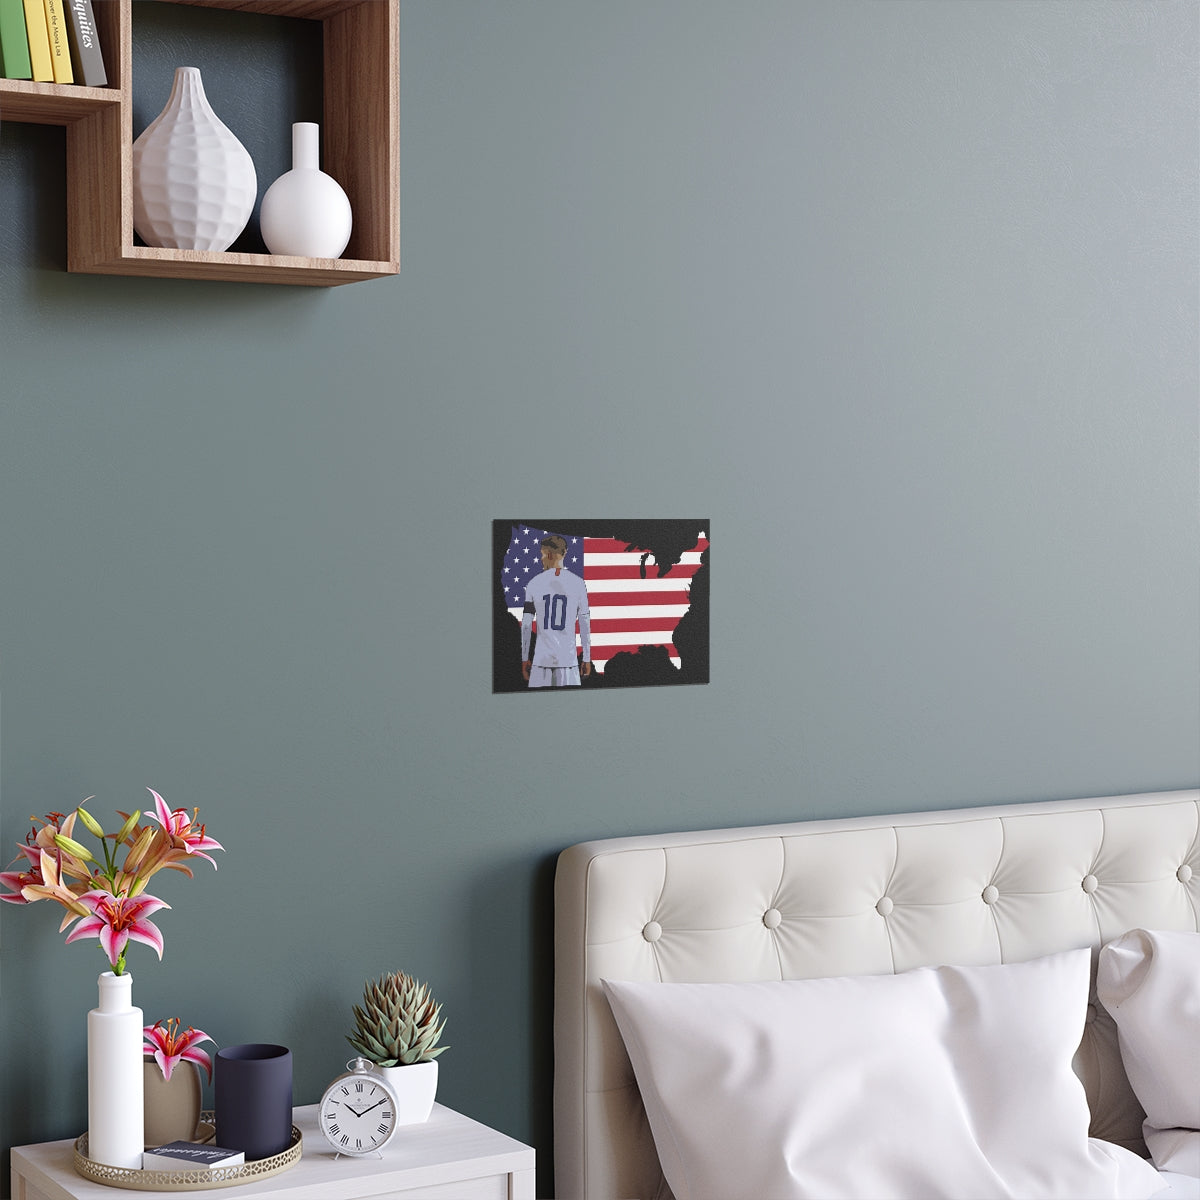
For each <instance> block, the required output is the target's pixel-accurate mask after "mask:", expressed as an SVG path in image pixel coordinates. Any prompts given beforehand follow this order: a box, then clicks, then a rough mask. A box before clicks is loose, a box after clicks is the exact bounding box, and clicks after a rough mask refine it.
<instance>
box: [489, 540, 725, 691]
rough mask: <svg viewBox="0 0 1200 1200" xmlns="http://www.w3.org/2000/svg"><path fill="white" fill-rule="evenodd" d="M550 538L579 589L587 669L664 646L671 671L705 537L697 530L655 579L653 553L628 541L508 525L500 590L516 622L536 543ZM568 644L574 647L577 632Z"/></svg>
mask: <svg viewBox="0 0 1200 1200" xmlns="http://www.w3.org/2000/svg"><path fill="white" fill-rule="evenodd" d="M552 534H557V535H558V536H559V537H561V538H562V539H563V540H564V541H565V542H566V543H567V553H566V556H565V557H564V559H563V566H564V567H566V568H567V569H568V570H570V571H574V572H575V574H576V575H578V576H579V577H580V578H581V579H582V580H583V582H584V584H585V585H586V587H587V591H588V605H589V608H590V610H591V631H592V666H593V668H594V669H595V670H596V671H599V672H603V671H604V668H605V665H606V664H607V663H608V661H609V660H610V659H611V658H613V657H614V656H615V655H617V654H620V653H622V652H627V653H631V654H632V653H636V652H637V650H638V649H639V648H640V647H642V646H665V647H666V648H667V653H668V654H669V656H670V658H671V661H672V663H673V664H674V665H675V666H676V667H678V666H679V665H680V657H679V652H678V651H677V650H676V648H675V645H674V642H673V641H672V639H673V637H674V635H675V627H676V626H677V625H678V624H679V621H680V619H681V618H682V617H683V615H684V614H685V613H686V612H687V611H688V609H689V608H690V607H691V581H692V576H693V575H695V573H696V571H697V570H698V569H699V568H700V565H701V563H700V556H701V555H702V554H703V553H704V551H705V550H707V549H708V538H707V536H706V534H705V533H704V532H703V531H702V532H700V534H699V536H698V537H697V539H696V543H695V545H694V546H692V548H691V549H690V550H687V551H685V552H684V553H683V555H682V557H681V558H680V560H679V561H678V562H676V563H673V564H671V565H670V568H669V569H668V570H667V571H666V572H665V573H664V574H662V575H660V574H659V564H658V563H657V562H655V559H654V555H653V553H652V552H649V551H647V550H644V549H641V548H639V547H637V546H631V545H630V544H629V543H628V542H625V541H621V540H619V539H616V538H603V537H585V536H581V535H579V534H574V533H571V532H570V531H569V530H561V529H542V528H540V527H535V526H532V525H514V526H512V539H511V541H510V542H509V545H508V550H507V551H506V553H505V555H504V563H503V566H502V568H501V578H500V586H501V587H502V588H503V590H504V598H505V603H506V605H507V607H508V611H509V612H510V613H511V614H512V615H513V617H515V618H516V620H518V621H520V620H521V614H522V612H523V610H524V608H525V585H526V584H527V583H528V582H529V581H530V580H532V579H535V578H536V577H537V575H538V574H539V573H540V572H541V570H542V561H541V542H542V539H543V538H546V537H549V536H551V535H552ZM536 631H537V620H536V617H535V619H534V632H535V633H536ZM575 644H576V647H577V648H578V647H579V646H580V638H579V632H578V630H576V633H575Z"/></svg>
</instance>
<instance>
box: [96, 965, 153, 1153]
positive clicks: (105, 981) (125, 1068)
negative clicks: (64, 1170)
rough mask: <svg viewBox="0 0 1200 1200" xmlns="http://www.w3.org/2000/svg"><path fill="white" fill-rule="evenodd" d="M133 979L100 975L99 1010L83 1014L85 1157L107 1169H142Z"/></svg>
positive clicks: (138, 1024)
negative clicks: (85, 1019) (85, 1045)
mask: <svg viewBox="0 0 1200 1200" xmlns="http://www.w3.org/2000/svg"><path fill="white" fill-rule="evenodd" d="M132 1000H133V976H131V975H114V974H113V973H112V972H111V971H105V972H104V974H103V975H101V976H100V1007H99V1008H93V1009H92V1011H91V1012H90V1013H88V1026H87V1027H88V1158H90V1159H91V1160H92V1161H93V1162H97V1163H104V1164H105V1165H106V1166H109V1167H125V1168H127V1169H137V1168H139V1167H140V1166H141V1165H142V1147H143V1141H142V1138H143V1122H144V1111H143V1107H144V1106H143V1095H144V1090H143V1085H142V1025H143V1022H142V1010H141V1009H140V1008H134V1007H133V1003H132Z"/></svg>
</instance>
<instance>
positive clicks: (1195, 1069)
mask: <svg viewBox="0 0 1200 1200" xmlns="http://www.w3.org/2000/svg"><path fill="white" fill-rule="evenodd" d="M1096 993H1097V995H1099V997H1100V1001H1101V1003H1102V1004H1103V1005H1104V1007H1105V1008H1107V1009H1108V1011H1109V1012H1110V1013H1112V1017H1113V1020H1114V1021H1115V1022H1116V1023H1117V1039H1118V1042H1119V1043H1120V1046H1121V1061H1122V1062H1123V1063H1124V1064H1125V1074H1126V1075H1128V1076H1129V1082H1130V1083H1131V1084H1132V1085H1133V1091H1134V1094H1135V1095H1136V1096H1137V1098H1138V1100H1139V1101H1140V1102H1141V1105H1142V1107H1143V1108H1144V1109H1145V1110H1146V1120H1145V1123H1144V1124H1143V1126H1142V1132H1143V1133H1144V1134H1145V1136H1146V1145H1147V1146H1148V1147H1149V1148H1150V1154H1151V1157H1152V1158H1153V1159H1154V1165H1155V1166H1157V1167H1158V1168H1159V1170H1161V1171H1175V1172H1178V1173H1179V1174H1181V1175H1194V1176H1198V1177H1200V933H1181V932H1173V931H1172V932H1162V933H1159V932H1150V931H1149V930H1146V929H1134V930H1131V931H1130V932H1129V933H1126V934H1124V935H1123V936H1121V937H1119V938H1117V939H1116V940H1115V941H1111V942H1109V943H1108V945H1107V946H1104V947H1103V948H1102V949H1101V951H1100V965H1099V967H1098V969H1097V972H1096Z"/></svg>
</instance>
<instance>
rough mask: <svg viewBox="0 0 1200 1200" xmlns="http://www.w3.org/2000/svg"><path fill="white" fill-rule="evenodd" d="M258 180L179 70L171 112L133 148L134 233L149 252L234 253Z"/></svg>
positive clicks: (192, 81)
mask: <svg viewBox="0 0 1200 1200" xmlns="http://www.w3.org/2000/svg"><path fill="white" fill-rule="evenodd" d="M257 196H258V176H257V175H256V174H255V171H254V161H253V159H251V157H250V155H249V153H248V152H247V150H246V147H245V146H243V145H242V143H241V142H239V141H238V140H237V138H236V137H234V136H233V134H232V133H230V131H229V130H228V129H227V128H226V127H225V125H224V124H222V122H221V119H220V118H219V117H218V116H217V114H216V113H215V112H213V110H212V106H211V105H210V104H209V103H208V98H207V97H206V96H205V95H204V84H203V83H202V82H201V80H200V69H199V68H198V67H177V68H176V69H175V83H174V85H173V86H172V88H171V95H170V98H169V99H168V100H167V106H166V108H164V109H163V110H162V112H161V113H159V114H158V116H157V117H156V118H155V119H154V120H153V121H152V122H151V123H150V124H149V125H148V126H147V127H146V129H145V130H144V131H143V132H142V134H141V136H140V137H139V138H138V139H137V141H136V142H134V143H133V227H134V229H135V230H136V231H137V233H138V235H139V236H140V237H141V239H142V241H144V242H145V243H146V244H147V245H148V246H167V247H171V248H173V249H176V250H228V249H229V247H230V246H231V245H232V244H233V242H234V240H235V239H236V238H237V236H238V234H239V233H241V232H242V230H243V229H245V228H246V222H247V221H249V220H250V214H251V213H252V212H253V211H254V201H255V199H256V198H257Z"/></svg>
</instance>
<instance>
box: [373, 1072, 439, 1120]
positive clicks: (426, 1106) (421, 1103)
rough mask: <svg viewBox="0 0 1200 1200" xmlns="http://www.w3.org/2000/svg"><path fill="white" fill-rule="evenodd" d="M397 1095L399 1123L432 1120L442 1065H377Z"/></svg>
mask: <svg viewBox="0 0 1200 1200" xmlns="http://www.w3.org/2000/svg"><path fill="white" fill-rule="evenodd" d="M375 1070H376V1071H378V1072H379V1074H380V1075H382V1076H383V1079H384V1082H385V1083H386V1084H387V1085H388V1087H389V1088H391V1089H392V1093H393V1095H395V1097H396V1124H397V1125H419V1124H420V1123H421V1122H422V1121H428V1120H429V1114H430V1113H431V1112H432V1111H433V1101H434V1098H435V1097H436V1096H437V1083H438V1065H437V1059H434V1060H433V1062H423V1063H413V1064H412V1066H409V1067H376V1068H375Z"/></svg>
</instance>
